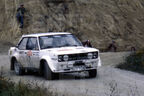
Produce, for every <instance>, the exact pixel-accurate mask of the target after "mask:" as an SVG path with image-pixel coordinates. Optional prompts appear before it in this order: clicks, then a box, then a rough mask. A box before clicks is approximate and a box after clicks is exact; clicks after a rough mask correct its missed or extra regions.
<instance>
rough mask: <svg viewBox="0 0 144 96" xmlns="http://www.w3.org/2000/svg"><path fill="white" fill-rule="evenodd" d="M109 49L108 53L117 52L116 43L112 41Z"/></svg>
mask: <svg viewBox="0 0 144 96" xmlns="http://www.w3.org/2000/svg"><path fill="white" fill-rule="evenodd" d="M107 49H108V51H112V52H116V51H117V47H116V44H115V41H112V43H110V44H109V46H108V48H107Z"/></svg>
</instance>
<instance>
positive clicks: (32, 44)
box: [26, 38, 38, 50]
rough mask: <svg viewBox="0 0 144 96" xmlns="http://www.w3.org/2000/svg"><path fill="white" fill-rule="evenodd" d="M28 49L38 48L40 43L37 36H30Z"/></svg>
mask: <svg viewBox="0 0 144 96" xmlns="http://www.w3.org/2000/svg"><path fill="white" fill-rule="evenodd" d="M26 49H27V50H38V43H37V39H36V38H29V39H28V43H27V45H26Z"/></svg>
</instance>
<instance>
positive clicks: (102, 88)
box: [0, 52, 144, 96]
mask: <svg viewBox="0 0 144 96" xmlns="http://www.w3.org/2000/svg"><path fill="white" fill-rule="evenodd" d="M128 54H129V53H127V52H117V53H112V52H108V53H101V59H102V63H103V64H102V67H100V68H99V69H98V76H97V77H96V78H87V73H86V72H82V73H73V74H70V73H67V74H61V75H60V79H59V80H53V81H49V80H45V79H44V78H42V77H41V76H38V75H35V74H34V73H29V74H25V75H24V76H16V75H15V73H14V72H13V71H10V70H9V66H10V63H9V59H8V56H7V55H4V54H1V55H0V70H1V71H3V72H4V74H5V75H6V76H7V77H8V78H10V79H11V80H12V81H14V82H19V81H20V80H21V81H22V82H24V83H31V84H32V85H33V84H34V85H35V84H37V85H38V86H40V87H42V88H47V89H49V90H52V91H54V92H57V93H58V94H59V95H62V94H65V96H68V95H70V96H144V95H143V94H144V91H143V89H144V75H141V74H138V73H134V72H130V71H125V70H120V69H117V68H114V67H115V65H117V64H119V63H121V62H123V60H124V58H125V57H126V56H127V55H128ZM112 90H113V91H112ZM110 94H112V95H110ZM117 94H118V95H117Z"/></svg>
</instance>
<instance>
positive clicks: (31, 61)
mask: <svg viewBox="0 0 144 96" xmlns="http://www.w3.org/2000/svg"><path fill="white" fill-rule="evenodd" d="M26 49H27V61H28V67H32V68H36V67H37V66H39V48H38V42H37V38H36V37H29V39H28V42H27V46H26Z"/></svg>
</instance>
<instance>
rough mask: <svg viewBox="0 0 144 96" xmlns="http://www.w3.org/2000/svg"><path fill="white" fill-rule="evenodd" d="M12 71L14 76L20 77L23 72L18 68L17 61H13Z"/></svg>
mask: <svg viewBox="0 0 144 96" xmlns="http://www.w3.org/2000/svg"><path fill="white" fill-rule="evenodd" d="M14 71H15V74H16V75H22V74H23V70H22V67H20V64H19V63H18V62H17V60H15V61H14Z"/></svg>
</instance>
